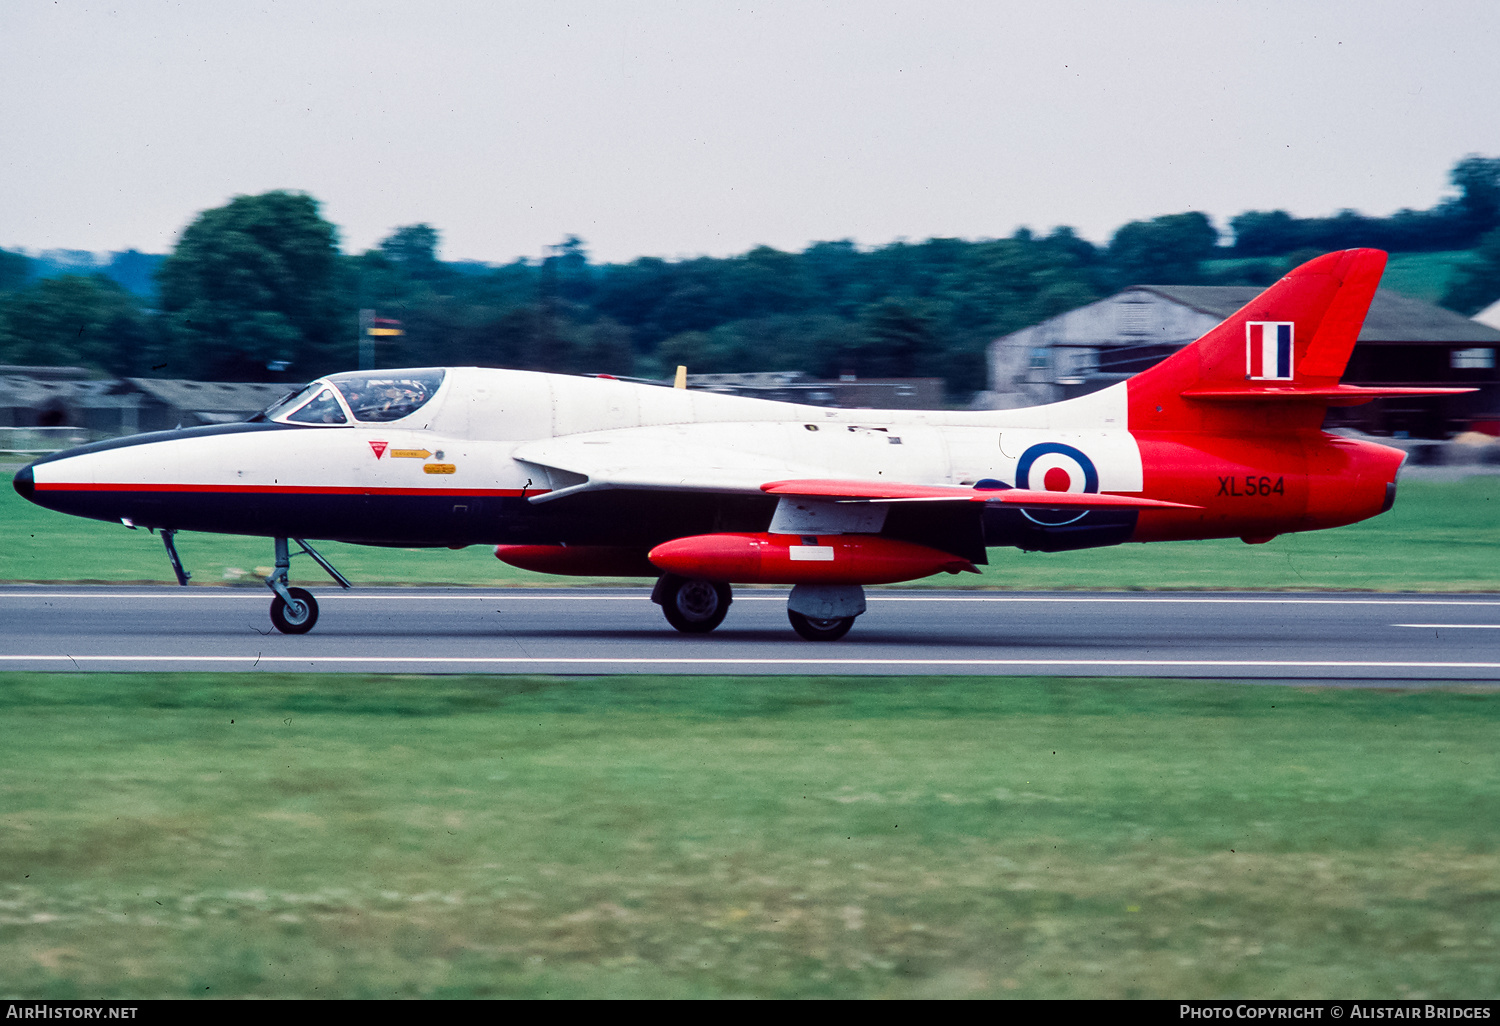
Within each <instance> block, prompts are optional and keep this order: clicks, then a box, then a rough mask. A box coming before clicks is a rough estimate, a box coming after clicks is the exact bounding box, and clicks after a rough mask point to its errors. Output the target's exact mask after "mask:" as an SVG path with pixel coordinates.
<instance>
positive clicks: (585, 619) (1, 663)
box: [0, 585, 1500, 685]
mask: <svg viewBox="0 0 1500 1026" xmlns="http://www.w3.org/2000/svg"><path fill="white" fill-rule="evenodd" d="M314 594H316V595H317V598H318V602H319V603H320V606H321V617H320V619H319V622H318V625H317V626H316V627H315V628H314V630H313V631H312V632H311V633H309V634H306V635H283V634H280V633H278V632H277V631H276V630H275V629H274V628H272V626H271V622H270V617H269V615H268V607H269V604H270V595H269V592H268V591H267V590H265V589H257V588H215V587H189V588H169V587H151V586H140V585H135V586H126V585H116V586H92V587H90V586H71V585H68V586H55V585H6V586H3V587H0V617H3V619H0V623H3V624H4V628H3V630H0V669H9V670H56V671H73V670H100V671H103V670H114V671H121V670H148V671H175V670H236V671H249V672H265V671H283V672H285V671H318V672H339V671H360V672H391V673H556V674H602V673H698V674H703V673H715V674H767V673H775V674H992V675H1015V674H1028V675H1029V674H1043V675H1059V676H1091V677H1092V676H1152V677H1194V678H1213V679H1253V680H1263V681H1267V682H1270V681H1296V682H1304V683H1314V682H1327V683H1331V684H1342V685H1360V684H1380V683H1382V682H1384V683H1394V682H1405V683H1408V684H1415V683H1445V682H1454V681H1467V682H1485V683H1500V596H1490V595H1413V594H1405V595H1380V594H1350V593H1327V592H1315V593H1290V592H1274V593H1268V592H1261V593H1239V594H1231V593H1206V592H1156V593H1080V592H1055V593H1016V592H956V591H955V592H940V591H929V590H920V591H918V590H905V591H903V590H897V589H881V590H875V589H872V590H870V592H869V612H868V613H866V614H865V615H864V616H862V617H860V619H859V620H858V621H857V622H856V624H855V626H854V629H853V630H852V631H851V632H850V633H849V634H848V635H847V636H846V637H845V638H843V639H842V640H840V641H835V642H807V641H803V640H802V639H800V638H799V637H797V635H796V634H794V633H793V632H792V629H791V627H790V625H789V624H788V623H787V619H786V610H785V595H786V592H785V590H774V589H766V590H763V589H742V590H740V591H738V592H737V593H736V595H735V602H734V605H733V607H732V608H731V610H730V612H729V616H728V618H727V619H726V620H725V622H724V624H723V626H721V627H720V628H719V629H718V630H717V631H715V632H713V633H712V634H709V635H697V636H689V635H682V634H678V633H677V632H676V631H674V630H672V629H671V627H669V626H668V625H667V623H666V621H665V620H664V619H663V618H662V615H661V610H660V609H658V608H657V607H656V606H654V605H652V604H651V602H650V599H649V598H648V589H646V588H644V587H643V588H640V589H597V588H578V589H556V590H552V589H549V590H531V589H524V590H523V589H517V590H504V591H500V590H487V589H461V588H455V589H417V588H357V589H355V590H352V591H348V592H343V591H339V590H338V589H316V590H315V591H314Z"/></svg>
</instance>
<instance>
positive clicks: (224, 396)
mask: <svg viewBox="0 0 1500 1026" xmlns="http://www.w3.org/2000/svg"><path fill="white" fill-rule="evenodd" d="M125 380H126V381H128V382H130V384H132V385H134V386H135V387H136V388H138V389H140V390H141V391H142V392H145V393H146V394H147V395H149V396H150V397H151V398H153V399H156V400H158V401H160V402H162V403H165V404H166V405H168V406H173V407H176V408H177V409H179V410H192V411H193V412H195V413H222V414H243V415H244V416H249V415H250V414H252V413H259V412H260V411H261V410H264V409H265V408H266V407H267V406H270V405H271V404H272V403H274V402H275V401H276V400H278V399H280V398H281V397H282V396H284V395H286V394H287V392H288V391H290V389H289V387H288V386H286V385H276V384H267V383H264V382H259V381H234V382H225V381H183V380H178V379H169V378H126V379H125Z"/></svg>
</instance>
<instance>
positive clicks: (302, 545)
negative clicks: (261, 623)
mask: <svg viewBox="0 0 1500 1026" xmlns="http://www.w3.org/2000/svg"><path fill="white" fill-rule="evenodd" d="M292 541H294V542H296V543H297V547H298V548H299V549H301V551H300V552H292V551H290V550H289V549H288V548H287V544H286V543H287V539H285V538H277V539H276V568H275V569H274V570H273V571H271V576H270V577H268V578H266V585H267V586H268V587H269V588H270V589H271V590H272V591H273V592H275V593H276V597H275V598H273V599H272V600H271V623H272V624H274V625H275V627H276V629H277V630H278V631H280V632H281V633H283V634H306V633H307V632H308V631H310V630H312V629H313V625H314V624H316V623H317V622H318V600H317V599H315V598H313V597H312V593H311V592H310V591H308V590H307V589H305V588H292V587H289V586H288V584H287V572H288V571H289V570H291V568H292V556H294V555H296V556H300V555H304V554H305V555H308V556H311V557H312V558H313V562H315V563H317V564H318V565H319V566H320V567H322V568H323V569H324V570H326V571H328V575H329V576H330V577H332V578H333V579H334V580H335V581H337V582H338V583H339V587H341V588H350V587H353V585H351V584H350V583H349V580H348V578H346V577H345V576H344V575H343V574H341V573H339V572H338V571H337V570H335V569H334V568H333V564H331V563H329V562H328V560H326V559H324V558H323V557H322V555H320V554H319V553H318V552H317V550H315V549H314V548H313V547H312V546H311V545H309V544H307V542H305V541H303V540H302V539H301V538H293V539H292Z"/></svg>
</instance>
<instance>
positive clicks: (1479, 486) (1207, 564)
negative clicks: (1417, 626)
mask: <svg viewBox="0 0 1500 1026" xmlns="http://www.w3.org/2000/svg"><path fill="white" fill-rule="evenodd" d="M0 524H4V525H5V531H4V540H5V545H4V546H3V547H0V580H10V581H159V582H170V581H172V580H173V578H172V571H171V568H170V567H169V565H168V563H167V558H166V555H165V554H164V552H163V551H162V546H161V541H160V539H158V538H155V537H153V536H152V535H150V534H148V533H147V532H145V531H131V530H128V529H126V528H125V527H123V526H120V525H118V524H105V523H101V522H99V521H92V520H81V519H79V518H77V517H69V516H64V515H62V514H60V513H53V512H51V511H50V510H45V509H42V508H41V507H38V506H34V505H32V504H31V503H29V502H26V501H25V500H24V499H22V498H21V497H20V496H18V495H16V494H15V492H14V491H12V490H11V489H9V488H0ZM319 547H320V550H321V551H323V552H324V553H325V554H326V555H327V556H328V557H329V558H330V559H331V560H332V561H333V563H334V565H335V566H337V567H338V568H339V569H340V570H342V571H343V572H344V573H345V574H346V575H347V576H349V577H350V578H351V579H352V580H353V581H354V582H355V583H356V584H377V583H390V584H423V583H435V584H459V585H488V586H505V587H558V586H563V585H573V584H590V583H595V584H621V583H626V584H637V585H644V583H645V582H644V581H641V580H639V579H634V580H630V579H627V580H623V581H622V580H621V579H618V578H568V577H554V576H550V575H546V574H536V573H531V572H529V571H525V570H516V569H514V568H512V567H509V566H506V565H505V564H503V563H501V562H500V561H499V560H497V559H495V558H494V556H493V555H492V554H491V552H490V551H489V549H488V548H485V547H483V546H474V547H472V548H469V549H465V550H462V551H458V552H453V551H450V550H448V549H374V548H367V547H364V546H357V545H339V544H335V543H329V544H327V545H326V546H319ZM178 548H179V550H180V551H181V553H182V556H183V560H184V562H185V563H186V564H187V567H188V569H189V570H191V571H192V572H193V575H194V583H195V584H215V583H217V584H223V583H225V582H226V581H239V582H247V581H250V582H253V581H254V580H255V578H254V577H253V574H254V572H255V569H256V568H257V567H268V565H269V564H270V562H271V544H270V541H269V540H268V539H264V538H238V537H230V536H224V535H206V534H182V535H179V536H178ZM990 558H991V560H992V562H991V564H990V565H989V566H988V567H985V568H984V574H983V576H981V577H975V576H974V575H972V574H961V575H958V576H950V575H947V574H942V575H939V576H937V577H931V578H928V579H927V580H926V581H921V582H915V583H914V584H908V585H901V587H913V586H918V587H920V586H936V587H989V588H1007V589H1018V590H1036V589H1043V590H1045V589H1055V588H1080V589H1138V588H1197V589H1241V588H1278V589H1309V588H1311V589H1363V590H1374V591H1493V590H1496V589H1497V588H1500V475H1478V476H1474V477H1470V478H1467V479H1464V480H1461V481H1456V482H1452V483H1446V484H1443V483H1429V482H1403V483H1402V485H1401V489H1400V494H1399V496H1398V498H1397V500H1396V507H1395V509H1393V510H1392V511H1391V512H1390V513H1386V514H1384V515H1382V516H1378V517H1375V518H1373V519H1371V520H1367V521H1365V522H1364V523H1361V524H1355V525H1354V526H1352V527H1345V528H1339V529H1337V530H1334V531H1319V532H1314V533H1310V534H1293V535H1284V536H1282V537H1280V538H1278V539H1276V540H1275V541H1273V542H1270V543H1269V544H1266V545H1246V544H1244V543H1243V542H1240V541H1238V540H1228V541H1206V542H1173V543H1169V544H1162V545H1119V546H1115V547H1112V548H1106V549H1094V550H1090V551H1084V552H1064V553H1050V554H1049V553H1037V552H1032V553H1026V552H1020V551H1017V550H1015V549H991V550H990ZM293 577H294V578H295V579H297V580H299V581H302V582H305V583H312V584H327V583H329V581H328V579H327V577H325V576H324V574H323V572H322V571H321V570H319V569H318V568H317V566H316V565H314V564H313V563H312V561H311V560H308V559H306V558H305V557H304V558H302V559H300V560H294V562H293ZM257 586H258V585H257Z"/></svg>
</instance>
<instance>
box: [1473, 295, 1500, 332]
mask: <svg viewBox="0 0 1500 1026" xmlns="http://www.w3.org/2000/svg"><path fill="white" fill-rule="evenodd" d="M1474 320H1476V321H1478V322H1479V323H1480V324H1488V325H1489V326H1490V327H1492V328H1500V299H1497V300H1495V302H1493V303H1491V304H1490V305H1489V306H1487V307H1485V308H1484V309H1483V310H1481V311H1479V312H1478V313H1477V314H1475V315H1474Z"/></svg>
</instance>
